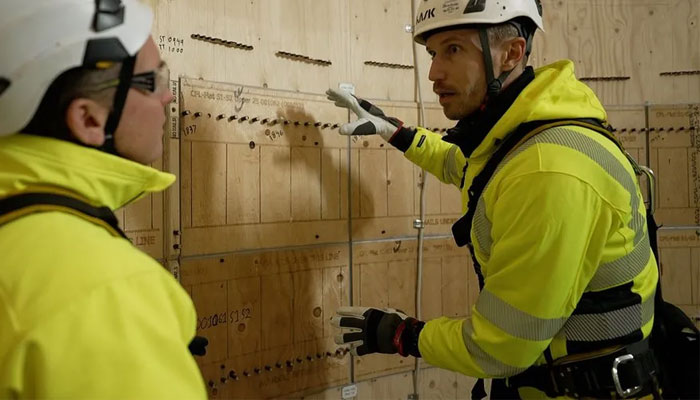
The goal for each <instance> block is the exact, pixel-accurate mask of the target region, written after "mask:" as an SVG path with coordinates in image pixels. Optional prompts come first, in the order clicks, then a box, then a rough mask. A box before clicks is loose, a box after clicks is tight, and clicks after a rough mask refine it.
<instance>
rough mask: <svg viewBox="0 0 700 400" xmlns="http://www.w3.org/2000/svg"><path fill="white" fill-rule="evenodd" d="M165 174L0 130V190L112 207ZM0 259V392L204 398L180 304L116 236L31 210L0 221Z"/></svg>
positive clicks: (159, 184) (164, 276)
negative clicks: (67, 196)
mask: <svg viewBox="0 0 700 400" xmlns="http://www.w3.org/2000/svg"><path fill="white" fill-rule="evenodd" d="M174 180H175V177H174V176H172V175H170V174H166V173H163V172H160V171H157V170H155V169H153V168H150V167H146V166H143V165H140V164H137V163H135V162H131V161H128V160H126V159H122V158H119V157H116V156H112V155H109V154H106V153H102V152H100V151H97V150H94V149H89V148H86V147H81V146H78V145H76V144H72V143H68V142H64V141H59V140H55V139H49V138H43V137H36V136H30V135H25V134H17V135H12V136H9V137H5V138H0V198H3V197H7V196H11V195H15V194H20V193H26V192H31V191H42V192H43V191H49V192H58V193H66V194H70V195H71V196H74V197H76V196H77V197H79V198H83V199H84V201H86V202H88V203H91V204H92V205H94V206H107V207H109V208H110V209H113V210H114V209H117V208H119V207H122V206H124V205H125V204H127V203H128V202H130V201H132V200H135V199H137V198H139V197H141V196H143V195H145V194H147V193H149V192H157V191H161V190H163V189H165V188H166V187H168V186H169V185H170V184H172V182H173V181H174ZM0 255H1V256H0V398H3V399H5V398H9V399H39V398H41V399H44V398H64V399H77V398H89V399H137V398H142V399H204V398H206V390H205V387H204V382H203V380H202V376H201V374H200V372H199V370H198V368H197V365H196V363H195V361H194V359H193V358H192V356H191V355H190V353H189V350H188V344H189V342H190V340H191V339H192V338H193V337H194V335H195V327H196V316H195V309H194V306H193V304H192V301H191V300H190V298H189V296H188V295H187V293H186V292H185V290H183V288H182V287H181V286H180V285H179V284H178V282H177V281H176V280H175V279H174V278H173V277H172V276H171V275H170V274H169V273H168V272H167V271H166V270H165V269H164V268H163V267H162V266H161V265H160V264H158V263H157V262H156V261H155V260H153V259H152V258H151V257H149V256H148V255H146V254H145V253H143V252H141V251H140V250H138V249H137V248H135V247H134V246H133V245H132V244H131V243H130V242H129V241H128V240H126V239H124V238H122V237H118V236H114V235H112V234H111V233H110V232H109V231H108V230H107V229H105V228H103V227H101V226H99V225H97V224H94V223H92V222H89V221H87V220H85V219H83V218H81V217H79V216H76V215H72V214H68V213H65V212H57V211H53V212H41V213H36V214H30V215H27V216H24V217H21V218H18V219H15V220H13V221H11V222H8V223H6V224H4V225H2V226H0Z"/></svg>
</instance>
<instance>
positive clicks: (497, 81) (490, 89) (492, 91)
mask: <svg viewBox="0 0 700 400" xmlns="http://www.w3.org/2000/svg"><path fill="white" fill-rule="evenodd" d="M479 39H480V40H481V49H482V54H483V56H484V67H485V68H486V97H485V98H484V102H483V104H482V107H483V106H485V105H486V104H487V103H488V102H489V100H491V99H493V98H494V97H496V96H497V95H498V93H499V92H500V91H501V89H502V88H503V82H505V81H506V79H508V76H509V75H510V73H511V72H513V70H514V69H515V68H513V69H511V70H510V71H503V72H502V73H501V75H500V76H499V77H498V78H496V77H495V76H494V69H493V59H492V58H491V46H490V45H489V36H488V32H486V28H480V29H479Z"/></svg>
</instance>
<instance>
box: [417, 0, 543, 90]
mask: <svg viewBox="0 0 700 400" xmlns="http://www.w3.org/2000/svg"><path fill="white" fill-rule="evenodd" d="M505 23H508V24H511V25H512V26H514V27H515V28H516V29H517V30H518V32H519V35H520V36H522V37H523V38H524V39H525V43H526V45H525V56H526V57H527V56H529V55H530V51H531V49H532V38H533V36H534V34H535V30H536V29H537V28H539V29H541V30H544V26H543V24H542V4H541V2H540V0H423V1H421V3H420V6H419V8H418V14H417V15H416V20H415V25H414V29H413V39H414V40H415V41H416V42H418V43H420V44H422V45H425V42H426V40H427V39H428V36H430V34H431V33H435V32H440V31H444V30H449V29H450V28H453V29H457V28H460V27H469V28H474V29H477V30H478V31H479V39H480V41H481V49H482V52H483V58H484V64H485V66H486V87H487V94H486V98H485V99H484V103H486V102H488V101H489V99H492V98H495V97H496V96H497V95H498V93H499V92H500V91H501V88H502V87H503V83H504V82H505V80H506V79H507V78H508V75H509V74H510V73H511V72H512V71H513V70H510V71H503V72H502V73H501V74H500V76H498V77H496V76H495V73H494V68H493V60H492V59H491V45H490V43H489V39H488V35H487V32H486V29H487V28H488V27H489V26H493V25H500V24H505Z"/></svg>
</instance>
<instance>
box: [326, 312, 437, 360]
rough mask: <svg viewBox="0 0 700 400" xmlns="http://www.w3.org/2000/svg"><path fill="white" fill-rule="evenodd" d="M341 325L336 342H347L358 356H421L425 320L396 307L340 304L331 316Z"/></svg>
mask: <svg viewBox="0 0 700 400" xmlns="http://www.w3.org/2000/svg"><path fill="white" fill-rule="evenodd" d="M331 325H333V326H335V327H337V328H340V330H341V333H340V334H339V335H337V336H336V337H335V343H336V344H339V345H347V346H349V347H350V350H351V352H352V353H353V354H354V355H357V356H363V355H365V354H372V353H383V354H396V353H399V354H400V355H402V356H404V357H406V356H414V357H420V351H419V350H418V336H419V335H420V331H421V330H422V329H423V325H425V322H423V321H418V320H417V319H415V318H411V317H408V316H406V315H405V314H404V313H402V312H401V311H397V310H394V309H390V308H388V309H378V308H370V307H340V308H339V309H338V311H336V315H335V316H334V317H332V318H331Z"/></svg>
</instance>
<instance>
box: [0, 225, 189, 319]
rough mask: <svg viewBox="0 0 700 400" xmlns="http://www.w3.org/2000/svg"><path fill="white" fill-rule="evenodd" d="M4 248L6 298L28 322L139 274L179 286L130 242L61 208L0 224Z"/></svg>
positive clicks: (1, 272)
mask: <svg viewBox="0 0 700 400" xmlns="http://www.w3.org/2000/svg"><path fill="white" fill-rule="evenodd" d="M0 251H2V253H3V255H4V256H3V260H2V261H0V291H2V292H3V297H2V298H4V300H3V301H4V302H7V303H8V304H6V306H7V307H8V308H10V309H12V310H14V312H16V313H19V314H18V318H21V320H23V321H24V322H26V323H28V321H31V320H33V319H34V320H39V319H41V318H45V317H46V316H47V315H51V314H53V313H56V312H58V311H59V310H60V309H61V308H63V307H64V306H65V305H67V304H69V303H75V302H77V303H79V302H80V301H81V300H80V299H81V298H85V297H86V296H88V295H89V293H92V292H94V291H96V290H100V289H102V288H107V287H110V286H114V285H119V284H120V283H121V282H124V281H127V280H129V279H132V278H134V277H136V276H139V277H143V279H149V280H151V281H153V282H154V284H159V285H168V286H169V285H171V284H172V285H173V286H176V285H177V283H176V282H175V281H174V280H172V281H173V282H168V276H167V272H165V270H164V269H163V267H162V266H161V265H160V264H158V262H156V261H155V260H154V259H152V258H151V257H149V256H148V255H146V254H145V253H143V252H141V251H140V250H139V249H137V248H136V247H134V246H133V245H132V244H131V243H130V242H129V241H128V240H126V239H124V238H121V237H115V236H113V235H112V234H111V233H109V232H108V231H107V230H106V229H104V228H102V227H101V226H99V225H96V224H93V223H91V222H89V221H86V220H83V219H81V218H80V217H77V216H73V215H70V214H66V213H61V212H47V213H37V214H33V215H29V216H26V217H23V218H21V219H18V220H15V221H12V222H11V223H8V224H6V225H4V226H2V227H0ZM19 322H20V323H22V321H19Z"/></svg>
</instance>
